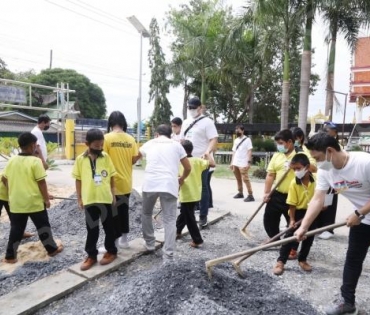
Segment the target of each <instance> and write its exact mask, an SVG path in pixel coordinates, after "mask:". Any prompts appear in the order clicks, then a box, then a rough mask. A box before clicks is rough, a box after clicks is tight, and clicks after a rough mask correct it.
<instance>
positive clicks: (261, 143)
mask: <svg viewBox="0 0 370 315" xmlns="http://www.w3.org/2000/svg"><path fill="white" fill-rule="evenodd" d="M252 143H253V151H259V152H275V151H276V146H275V141H273V140H271V139H267V140H264V139H262V138H256V139H253V141H252Z"/></svg>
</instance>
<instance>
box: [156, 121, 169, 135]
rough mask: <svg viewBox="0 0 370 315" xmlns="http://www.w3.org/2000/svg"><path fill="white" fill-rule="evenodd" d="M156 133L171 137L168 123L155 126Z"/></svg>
mask: <svg viewBox="0 0 370 315" xmlns="http://www.w3.org/2000/svg"><path fill="white" fill-rule="evenodd" d="M156 133H158V134H159V135H160V136H166V137H167V138H171V133H172V129H171V127H170V126H169V125H165V124H162V125H159V126H158V127H157V129H156Z"/></svg>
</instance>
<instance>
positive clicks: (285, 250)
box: [277, 209, 316, 264]
mask: <svg viewBox="0 0 370 315" xmlns="http://www.w3.org/2000/svg"><path fill="white" fill-rule="evenodd" d="M305 214H306V210H303V209H302V210H296V212H295V216H294V219H295V221H296V222H297V221H299V220H302V219H303V217H304V215H305ZM297 229H298V228H297ZM297 229H293V230H291V231H289V232H287V233H286V234H285V237H284V238H288V237H291V236H293V235H294V232H295V231H296V230H297ZM314 229H316V220H315V221H313V222H312V224H311V226H310V228H309V229H308V230H309V231H311V230H314ZM314 238H315V237H314V236H310V237H307V238H306V239H305V240H304V241H302V245H301V250H300V251H299V254H298V261H306V260H307V257H308V254H309V253H310V249H311V246H312V244H313V241H314ZM298 244H299V243H298V242H291V243H288V244H285V245H282V246H281V248H280V256H279V258H278V260H277V261H281V262H283V263H284V264H286V262H287V260H288V257H289V253H290V250H291V249H297V248H298Z"/></svg>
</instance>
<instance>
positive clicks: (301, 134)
mask: <svg viewBox="0 0 370 315" xmlns="http://www.w3.org/2000/svg"><path fill="white" fill-rule="evenodd" d="M290 130H291V131H292V134H293V138H294V140H295V139H297V138H302V140H301V143H304V138H305V136H304V132H303V130H302V128H299V127H293V128H292V129H290Z"/></svg>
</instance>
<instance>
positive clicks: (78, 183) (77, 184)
mask: <svg viewBox="0 0 370 315" xmlns="http://www.w3.org/2000/svg"><path fill="white" fill-rule="evenodd" d="M81 188H82V183H81V181H80V180H79V179H76V193H77V202H78V207H79V208H80V210H83V208H84V204H83V202H82V195H81Z"/></svg>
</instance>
